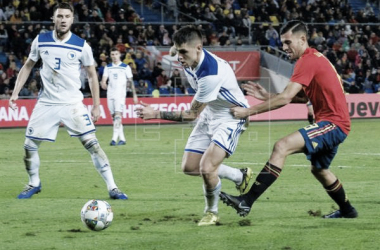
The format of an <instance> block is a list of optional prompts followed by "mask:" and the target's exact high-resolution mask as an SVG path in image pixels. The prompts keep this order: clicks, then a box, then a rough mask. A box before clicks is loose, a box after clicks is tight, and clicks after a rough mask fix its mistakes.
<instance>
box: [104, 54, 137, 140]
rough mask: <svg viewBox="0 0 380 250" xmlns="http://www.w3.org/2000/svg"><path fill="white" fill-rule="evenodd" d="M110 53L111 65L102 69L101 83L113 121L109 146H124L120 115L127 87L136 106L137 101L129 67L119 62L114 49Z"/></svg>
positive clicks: (118, 56) (118, 55)
mask: <svg viewBox="0 0 380 250" xmlns="http://www.w3.org/2000/svg"><path fill="white" fill-rule="evenodd" d="M110 53H111V60H112V63H110V64H108V65H107V66H106V67H105V68H104V73H103V78H102V81H101V86H102V88H103V89H106V90H107V104H108V109H109V111H110V113H111V115H112V119H113V135H112V140H111V143H110V145H111V146H116V145H125V144H126V143H125V136H124V131H123V123H122V114H123V111H124V108H125V98H126V96H127V85H129V86H130V89H131V90H132V95H133V102H134V103H135V104H137V102H138V100H137V95H136V91H135V85H134V84H133V75H132V69H131V67H129V66H128V65H127V64H125V63H123V62H121V60H120V56H121V55H120V52H119V50H118V49H117V48H116V47H113V48H112V49H111V52H110ZM107 80H108V85H107ZM118 139H119V141H118ZM117 141H118V142H117ZM116 143H117V144H116Z"/></svg>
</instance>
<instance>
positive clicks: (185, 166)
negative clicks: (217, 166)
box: [181, 161, 200, 176]
mask: <svg viewBox="0 0 380 250" xmlns="http://www.w3.org/2000/svg"><path fill="white" fill-rule="evenodd" d="M181 169H182V172H183V173H184V174H187V175H193V176H194V175H195V176H199V175H200V173H199V164H198V166H195V165H194V164H191V163H190V162H188V161H182V165H181Z"/></svg>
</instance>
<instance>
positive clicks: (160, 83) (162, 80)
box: [156, 70, 171, 88]
mask: <svg viewBox="0 0 380 250" xmlns="http://www.w3.org/2000/svg"><path fill="white" fill-rule="evenodd" d="M168 80H170V79H169V78H168V76H167V74H166V71H165V70H162V71H161V73H160V75H159V76H157V78H156V82H157V84H156V86H157V88H161V87H163V88H169V87H171V83H170V84H169V85H168Z"/></svg>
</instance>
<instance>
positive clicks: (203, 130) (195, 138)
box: [185, 119, 246, 156]
mask: <svg viewBox="0 0 380 250" xmlns="http://www.w3.org/2000/svg"><path fill="white" fill-rule="evenodd" d="M245 123H246V120H245V119H241V120H228V121H218V122H215V121H213V122H211V123H208V122H207V121H205V120H200V121H198V123H197V124H196V125H195V128H194V129H193V131H192V132H191V134H190V136H189V139H188V140H187V144H186V147H185V151H186V152H193V153H198V154H203V153H204V152H205V151H206V150H207V148H208V147H209V146H210V144H211V142H213V143H215V144H216V145H218V146H219V147H221V148H222V149H223V150H224V151H226V153H227V154H228V156H230V155H232V154H233V153H234V152H235V149H236V146H237V144H238V142H239V137H240V135H241V134H242V133H243V132H244V130H245V129H246V126H245Z"/></svg>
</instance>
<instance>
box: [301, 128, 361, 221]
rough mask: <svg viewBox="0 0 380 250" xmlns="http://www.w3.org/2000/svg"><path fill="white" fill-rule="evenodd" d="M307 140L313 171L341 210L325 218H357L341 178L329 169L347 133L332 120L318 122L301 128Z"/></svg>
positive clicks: (308, 156) (308, 154)
mask: <svg viewBox="0 0 380 250" xmlns="http://www.w3.org/2000/svg"><path fill="white" fill-rule="evenodd" d="M300 132H301V133H302V134H303V136H304V138H305V142H306V155H307V158H308V159H309V160H310V161H311V165H312V167H311V172H312V173H313V175H314V177H315V178H316V179H317V180H318V181H319V182H320V183H321V184H322V186H323V187H324V188H325V190H326V192H327V193H328V195H329V196H330V197H331V198H332V199H333V200H334V201H335V202H336V203H337V204H338V206H339V210H337V211H335V212H333V213H331V214H329V215H326V216H324V218H342V217H346V218H355V217H357V216H358V214H357V212H356V210H355V208H353V207H352V206H351V204H350V202H349V200H348V199H347V196H346V193H345V190H344V188H343V185H342V183H341V182H340V180H339V179H338V178H337V177H336V176H335V175H334V174H333V173H332V172H331V171H330V170H329V167H330V165H331V162H332V161H333V159H334V157H335V155H336V154H337V152H338V146H339V144H340V143H342V142H343V141H344V140H345V139H346V137H347V135H346V134H345V133H343V131H342V130H341V129H340V128H339V127H337V126H336V125H334V124H333V123H330V122H318V123H317V124H313V125H311V126H308V127H306V128H303V129H300Z"/></svg>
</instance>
